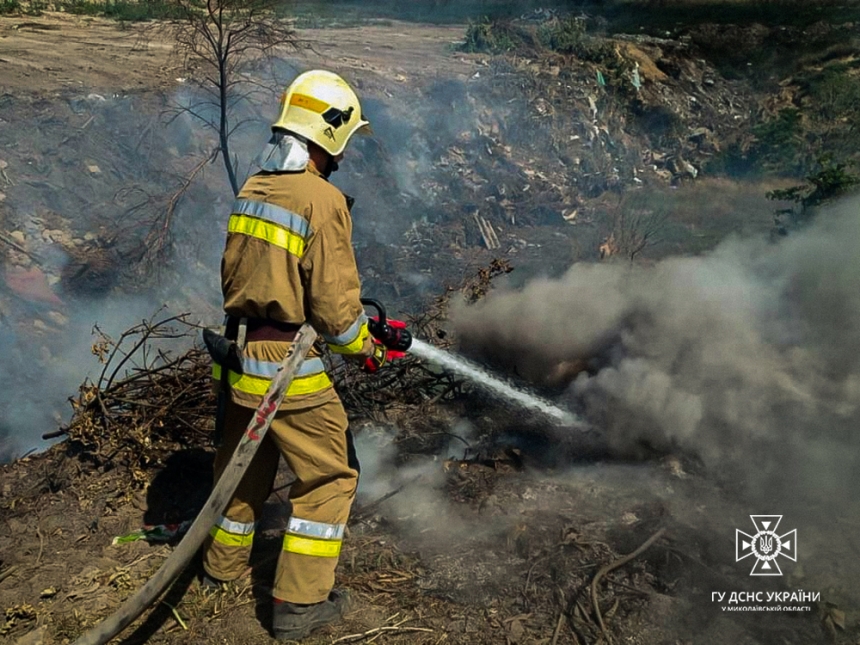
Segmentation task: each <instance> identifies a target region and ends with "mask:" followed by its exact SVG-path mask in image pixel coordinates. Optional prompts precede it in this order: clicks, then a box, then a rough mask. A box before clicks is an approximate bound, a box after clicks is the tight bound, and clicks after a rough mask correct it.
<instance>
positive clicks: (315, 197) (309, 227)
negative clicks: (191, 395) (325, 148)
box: [215, 165, 373, 407]
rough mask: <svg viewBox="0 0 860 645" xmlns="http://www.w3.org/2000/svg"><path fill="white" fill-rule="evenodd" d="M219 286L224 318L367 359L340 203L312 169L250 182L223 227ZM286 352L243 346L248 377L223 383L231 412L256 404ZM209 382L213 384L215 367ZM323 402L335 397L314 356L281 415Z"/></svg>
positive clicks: (278, 345) (347, 220) (275, 346)
mask: <svg viewBox="0 0 860 645" xmlns="http://www.w3.org/2000/svg"><path fill="white" fill-rule="evenodd" d="M221 286H222V291H223V294H224V310H225V311H226V313H227V314H229V315H231V316H235V317H237V318H242V317H248V318H264V319H268V320H274V321H279V322H284V323H294V324H300V323H302V322H305V321H308V322H310V324H311V325H312V326H313V327H314V329H315V330H316V331H317V332H318V333H319V334H320V335H321V336H322V338H323V339H324V340H325V341H326V343H327V344H328V346H329V347H330V348H331V350H332V351H333V352H336V353H339V354H344V355H352V356H369V355H370V354H371V353H372V352H373V345H372V342H371V340H370V333H369V331H368V329H367V317H366V316H365V314H364V308H363V307H362V305H361V303H360V302H359V295H360V291H361V285H360V281H359V277H358V269H357V267H356V263H355V255H354V253H353V249H352V219H351V217H350V214H349V210H348V208H347V205H346V198H345V197H344V195H343V193H341V192H340V191H339V190H338V189H337V188H335V187H334V186H332V185H331V184H329V183H328V182H327V181H326V180H325V179H323V178H322V177H321V176H320V175H319V174H318V173H317V172H316V171H315V170H314V169H313V166H312V165H309V166H308V170H306V171H304V172H283V173H259V174H257V175H254V176H252V177H250V178H249V179H248V181H247V182H246V183H245V185H244V186H243V187H242V190H241V191H240V193H239V196H238V198H237V199H236V201H235V203H234V204H233V208H232V212H231V215H230V219H229V222H228V225H227V242H226V245H225V249H224V255H223V257H222V260H221ZM288 347H289V344H288V343H286V342H274V341H259V342H253V343H248V345H247V347H246V348H245V356H246V358H245V360H246V362H247V364H246V365H244V366H243V367H244V368H245V374H243V375H239V374H235V373H233V372H231V373H230V374H229V375H228V378H229V380H230V383H231V390H232V393H233V400H234V401H235V402H236V403H239V404H241V405H246V406H251V407H255V406H256V405H257V403H259V400H260V397H261V396H262V394H263V393H265V391H266V389H267V388H268V385H269V383H270V382H271V379H272V376H273V373H274V372H273V370H277V366H278V364H279V363H280V361H281V360H282V359H283V357H284V355H285V353H286V351H287V348H288ZM215 374H216V379H217V378H219V377H220V368H218V367H217V366H216V370H215ZM326 392H328V396H326V395H325V393H326ZM321 396H322V397H323V398H328V397H329V396H335V395H334V393H333V388H332V384H331V379H330V378H329V377H328V375H326V374H325V371H324V368H323V367H322V361H321V360H319V352H316V351H312V352H311V354H309V358H308V360H307V361H306V363H305V367H303V368H302V372H301V373H300V374H299V375H298V376H297V377H296V379H295V380H294V381H293V383H292V385H291V386H290V388H289V390H288V391H287V399H285V404H284V405H285V406H286V407H291V406H292V405H299V404H311V403H313V402H314V401H316V400H322V399H321V398H320V397H321Z"/></svg>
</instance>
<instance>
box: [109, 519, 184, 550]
mask: <svg viewBox="0 0 860 645" xmlns="http://www.w3.org/2000/svg"><path fill="white" fill-rule="evenodd" d="M191 522H192V520H186V521H185V522H181V523H180V524H155V525H146V526H143V527H142V528H139V529H138V530H136V531H132V532H131V533H128V534H126V535H120V536H117V537H115V538H114V539H113V541H112V542H111V544H112V545H113V546H116V545H117V544H126V543H128V542H137V541H139V540H146V541H147V542H169V541H170V540H172V539H173V538H175V537H177V536H179V535H182V534H183V533H185V532H186V531H187V530H188V529H189V528H190V527H191Z"/></svg>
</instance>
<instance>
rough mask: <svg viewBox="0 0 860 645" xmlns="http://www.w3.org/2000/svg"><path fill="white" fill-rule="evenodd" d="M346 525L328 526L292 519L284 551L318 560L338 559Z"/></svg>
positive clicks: (285, 536) (321, 523) (296, 518)
mask: <svg viewBox="0 0 860 645" xmlns="http://www.w3.org/2000/svg"><path fill="white" fill-rule="evenodd" d="M344 528H345V525H344V524H326V523H324V522H312V521H311V520H303V519H301V518H298V517H291V518H290V524H289V526H288V527H287V533H286V535H284V551H287V552H288V553H299V554H301V555H310V556H314V557H318V558H336V557H337V556H339V555H340V547H341V544H342V543H343V531H344Z"/></svg>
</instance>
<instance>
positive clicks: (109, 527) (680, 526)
mask: <svg viewBox="0 0 860 645" xmlns="http://www.w3.org/2000/svg"><path fill="white" fill-rule="evenodd" d="M529 461H530V459H529V454H528V453H525V454H522V453H518V455H517V459H515V460H511V459H510V458H507V457H506V456H504V455H503V456H502V457H499V458H492V457H484V458H481V459H474V460H465V461H462V460H456V459H455V460H446V461H441V460H433V459H432V458H429V459H426V460H424V463H423V464H421V465H416V464H413V468H414V469H415V472H417V473H418V474H417V475H415V476H417V477H418V479H417V480H415V479H414V477H410V479H412V483H411V484H409V485H407V486H406V487H404V488H402V489H401V488H400V487H399V486H392V488H391V490H392V491H394V490H399V492H397V493H396V494H395V495H394V496H392V497H390V498H389V499H388V500H387V501H386V502H383V503H381V504H374V501H375V500H376V499H378V498H371V497H369V496H368V495H367V494H366V493H365V494H364V495H363V497H362V501H361V502H360V503H359V504H358V506H357V508H356V510H355V511H354V513H353V517H352V520H351V523H350V536H349V539H348V540H347V541H346V543H345V550H344V553H343V556H342V558H341V565H340V569H339V580H340V584H341V585H343V586H345V587H347V588H348V589H350V590H351V591H352V592H353V594H354V595H355V597H356V606H355V609H354V611H353V612H352V613H351V614H350V616H349V617H348V619H347V620H346V621H345V622H344V623H343V624H342V625H339V626H338V627H336V628H332V629H328V630H326V631H324V632H323V633H322V634H320V635H319V636H318V637H315V638H312V639H309V640H308V641H307V642H309V643H320V644H321V643H332V642H344V641H348V640H350V639H347V638H346V637H348V636H350V635H355V634H362V633H368V632H369V634H368V635H367V637H366V638H368V639H369V638H371V637H373V636H378V638H377V641H382V642H392V643H395V642H403V643H407V642H417V643H437V642H440V641H445V640H447V641H449V642H469V643H498V642H515V643H546V642H559V643H577V642H579V643H583V642H587V643H593V642H600V640H601V630H600V628H599V626H598V622H597V619H596V615H595V613H594V611H593V608H592V606H591V600H590V598H591V596H590V593H591V583H592V581H593V580H594V577H595V573H596V572H597V571H598V570H599V569H600V568H601V567H603V566H604V565H606V564H609V563H612V562H614V561H616V560H617V559H619V558H620V557H621V556H622V555H624V554H627V553H631V552H633V551H634V550H635V549H636V548H638V547H639V546H640V545H642V544H643V543H644V542H646V540H648V538H649V537H651V536H652V535H654V534H655V533H656V532H657V531H658V530H661V529H665V530H666V533H665V534H664V536H663V537H662V538H661V539H659V540H658V541H657V542H656V543H655V544H654V545H653V546H651V547H650V548H649V549H648V550H647V551H645V552H644V553H643V554H642V556H641V557H639V558H637V559H635V560H633V561H632V562H630V563H628V564H625V565H624V566H622V567H620V568H618V569H616V570H614V571H612V572H611V573H609V574H608V575H606V576H605V578H603V579H602V580H601V581H600V585H599V589H598V595H599V602H600V604H601V612H602V617H603V620H604V624H605V627H606V630H607V634H608V635H611V637H612V639H613V641H614V642H627V643H676V642H695V643H726V642H733V643H734V642H736V643H776V642H785V643H814V642H823V641H824V635H823V633H822V628H821V626H820V621H821V615H820V614H819V612H818V611H817V610H816V611H815V612H813V613H812V614H806V615H805V614H800V613H798V614H792V615H788V614H786V615H783V614H771V615H764V619H761V617H759V619H757V620H754V621H753V620H738V619H737V618H735V617H734V616H731V617H729V618H727V617H726V615H725V614H724V613H721V611H720V609H719V608H718V607H715V606H714V605H713V604H712V603H711V602H710V594H711V592H713V591H719V590H733V589H734V590H738V589H744V588H745V586H744V585H748V583H747V579H746V574H747V572H746V570H745V567H743V566H741V567H739V566H738V565H734V563H733V562H732V557H731V555H732V546H733V545H732V544H731V537H732V536H731V532H730V531H729V530H727V529H726V527H711V526H709V524H710V522H709V521H708V519H707V518H708V517H709V515H710V516H713V515H717V514H718V515H723V513H722V512H724V511H725V510H726V508H725V506H726V502H725V500H724V499H722V496H721V495H720V493H719V492H718V491H715V490H714V489H713V487H712V485H710V484H708V483H707V482H706V480H705V479H704V478H702V477H700V476H696V475H687V474H686V473H683V472H682V471H681V470H680V467H679V464H677V463H668V464H663V465H662V466H661V465H660V464H618V463H615V464H613V463H612V462H611V461H610V462H602V463H591V464H581V465H579V466H573V467H568V468H565V469H563V470H562V469H559V470H553V471H548V470H546V469H544V468H540V467H535V466H534V465H530V464H529V463H528V462H529ZM523 462H525V464H524V463H523ZM80 468H81V464H80V463H79V462H78V461H77V460H76V459H75V458H74V457H69V456H67V455H66V454H65V448H64V447H62V446H59V447H55V448H53V449H51V450H50V451H48V453H46V454H44V455H40V456H38V457H29V458H27V459H24V460H21V461H19V462H17V463H16V464H13V465H10V466H6V467H4V470H3V473H2V474H3V481H4V484H3V489H2V492H3V505H4V531H5V532H7V535H9V537H10V538H11V539H10V541H7V542H6V543H5V544H4V547H3V550H2V554H0V557H2V562H3V564H2V566H3V568H2V570H0V573H2V575H3V582H2V585H0V600H2V604H3V605H4V606H5V607H6V614H5V625H4V626H3V637H4V639H5V640H4V642H10V643H14V642H17V639H18V638H19V637H20V636H22V635H23V634H25V633H28V632H32V630H34V629H35V630H38V633H39V634H41V636H40V637H41V638H42V639H43V640H41V641H33V642H45V643H63V642H69V641H70V640H73V639H74V638H75V637H76V636H77V635H79V634H80V633H82V631H83V630H84V629H85V628H86V627H88V626H92V625H93V624H94V623H95V622H96V621H97V620H98V619H99V618H100V617H104V616H106V615H107V614H108V613H110V611H111V610H112V609H113V608H115V607H116V606H117V603H118V602H120V601H121V600H123V599H124V598H126V597H128V596H130V595H131V594H132V593H133V592H134V590H135V589H136V588H137V587H139V586H140V585H141V584H142V583H143V582H144V581H145V580H146V578H147V576H149V575H151V574H152V573H153V572H154V571H155V570H156V569H157V568H158V566H159V564H160V563H161V562H162V561H163V560H164V559H165V558H166V557H167V555H168V554H169V552H170V547H169V546H165V545H158V544H153V545H149V544H147V543H146V542H133V543H129V544H121V545H116V546H112V545H111V540H112V539H113V538H114V537H116V536H119V535H123V534H125V533H127V532H129V531H132V530H135V529H137V528H138V527H139V526H140V525H141V524H142V523H143V522H154V523H157V522H159V521H177V520H183V519H189V518H191V517H193V514H194V511H195V509H196V508H197V507H198V506H199V505H200V504H201V503H202V501H203V500H204V498H205V496H206V494H207V492H208V491H207V487H206V486H205V485H202V482H205V481H206V480H207V479H208V476H209V475H210V473H211V453H209V452H206V451H200V450H189V451H184V452H177V453H175V454H174V455H173V456H171V457H170V459H169V460H168V463H167V464H166V465H165V467H164V469H163V470H161V471H160V472H159V473H158V474H157V475H156V477H155V478H154V480H153V482H152V484H151V486H150V487H149V489H148V491H147V492H146V494H145V495H144V494H143V493H141V492H136V493H123V492H120V491H121V490H122V489H121V488H120V489H113V486H115V485H116V481H113V479H114V476H112V474H111V473H110V472H108V473H98V472H93V473H88V474H87V475H84V476H82V475H80V474H79V472H78V471H79V469H80ZM34 473H38V475H37V476H36V477H35V479H34V477H33V474H34ZM410 474H411V473H410ZM371 476H372V475H371ZM287 477H288V474H284V476H283V477H282V478H281V479H280V480H279V483H287ZM404 479H405V476H404ZM394 483H395V482H392V484H394ZM112 484H113V486H112ZM374 484H375V486H374V488H375V489H379V486H380V485H382V482H379V481H376V482H374ZM178 490H181V491H182V493H181V496H177V494H176V491H178ZM631 490H636V491H637V492H636V494H631ZM101 491H104V492H101ZM691 500H695V508H694V509H692V510H691V509H690V506H691ZM284 502H285V490H284V489H283V487H282V486H278V487H276V491H275V492H274V493H273V495H272V498H271V499H270V500H269V502H268V504H267V510H266V515H265V518H264V521H263V525H262V529H261V531H260V532H259V533H258V535H259V538H258V542H257V544H256V547H255V551H254V555H253V558H252V569H251V572H250V574H249V576H248V577H246V578H243V579H242V580H240V581H238V582H236V583H233V584H232V585H231V586H230V587H229V588H228V589H226V590H224V591H221V592H217V593H214V594H211V593H208V592H204V591H201V590H200V589H199V588H198V587H197V586H196V582H195V579H194V573H195V571H196V570H197V566H192V567H191V568H189V570H188V571H187V572H186V574H184V575H183V576H182V577H181V578H180V580H179V581H177V583H176V584H175V585H174V586H173V588H172V589H171V591H170V592H168V594H167V596H166V597H165V598H164V600H163V601H162V602H161V603H160V604H159V605H158V606H157V608H156V609H155V610H154V612H153V613H152V614H150V615H149V616H148V617H147V618H146V619H145V620H144V621H143V622H142V623H141V624H139V625H138V626H137V627H136V628H135V629H133V630H130V631H129V632H128V633H127V634H126V635H125V637H124V640H123V641H122V642H127V643H135V642H144V641H147V639H148V642H154V643H158V642H163V643H172V642H189V643H198V642H199V643H204V642H212V641H213V640H217V641H218V642H228V643H263V642H269V640H270V639H269V637H268V636H267V634H266V633H265V631H264V630H263V628H262V627H261V625H260V622H262V623H263V624H265V622H266V620H267V618H268V614H267V612H268V607H269V596H268V593H269V586H268V585H269V584H270V579H271V576H272V575H273V566H274V562H275V559H276V558H277V553H278V549H279V545H280V538H279V535H280V532H281V530H282V529H283V527H284V525H285V521H286V517H287V513H286V510H285V504H284ZM721 507H722V508H721ZM735 514H736V515H737V516H738V517H739V519H740V518H742V517H743V516H742V514H741V513H735ZM711 530H713V532H710V531H711ZM766 588H767V589H769V590H789V591H791V590H793V589H792V587H791V586H789V585H788V584H787V583H786V582H781V583H775V584H772V585H767V586H766ZM174 609H175V611H176V613H174ZM177 614H178V615H177ZM180 618H181V620H182V622H183V623H184V626H183V625H181V624H180V622H179V619H180ZM380 628H385V629H383V630H381V631H382V633H381V634H380ZM373 630H377V631H373ZM339 638H341V639H344V640H341V641H338V640H337V639H339ZM608 638H609V636H606V637H604V639H608ZM506 639H507V640H506ZM356 640H358V639H357V638H356ZM26 642H30V641H26ZM839 642H853V641H850V640H846V639H840V640H839Z"/></svg>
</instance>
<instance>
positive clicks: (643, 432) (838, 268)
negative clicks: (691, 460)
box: [455, 199, 860, 495]
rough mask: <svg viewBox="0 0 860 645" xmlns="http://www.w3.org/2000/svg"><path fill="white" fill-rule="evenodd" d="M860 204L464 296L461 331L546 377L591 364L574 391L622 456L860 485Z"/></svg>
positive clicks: (768, 479) (804, 482)
mask: <svg viewBox="0 0 860 645" xmlns="http://www.w3.org/2000/svg"><path fill="white" fill-rule="evenodd" d="M858 205H860V203H858V201H857V200H856V199H853V200H850V201H845V202H843V203H841V204H839V205H838V206H835V207H832V208H830V209H829V210H827V211H825V212H822V213H821V214H820V215H819V217H818V219H817V221H816V223H815V224H814V225H813V226H811V227H810V228H808V229H807V230H804V231H803V232H801V233H798V234H795V235H792V236H790V237H788V238H786V239H783V240H782V241H781V242H780V243H778V244H771V243H769V242H767V241H766V240H762V239H748V240H741V239H736V238H735V239H729V240H727V241H725V242H723V243H722V244H721V245H720V246H718V247H717V248H716V249H715V250H714V251H712V252H710V253H708V254H707V255H704V256H700V257H684V258H669V259H666V260H664V261H661V262H659V263H658V264H656V265H654V266H651V267H647V268H642V267H631V266H628V265H623V264H596V265H595V264H577V265H574V266H573V267H572V268H571V269H570V270H569V271H568V272H567V273H566V274H565V275H564V276H563V277H562V278H560V279H558V280H538V281H534V282H531V283H529V284H528V285H527V286H526V287H525V288H523V289H522V290H520V291H516V292H510V291H509V292H499V293H496V294H494V295H491V296H490V297H488V298H487V299H486V300H485V301H484V302H481V303H479V304H477V305H475V306H472V307H461V308H459V309H458V310H457V311H456V312H455V322H456V327H457V331H458V333H459V335H460V338H461V344H462V346H463V347H464V348H468V349H469V350H470V351H474V352H476V353H479V354H481V355H483V356H484V357H485V358H490V359H491V360H492V359H494V360H496V361H497V362H501V363H503V364H507V366H508V367H513V368H515V369H516V370H517V371H518V372H519V373H520V374H521V375H523V376H526V377H530V378H532V379H533V380H540V378H539V377H540V376H544V378H543V381H544V382H545V381H546V378H545V375H547V374H550V375H555V376H556V377H557V378H563V376H564V375H565V374H566V373H567V374H569V373H570V371H568V372H565V370H566V369H567V368H570V366H572V365H573V366H581V367H584V366H586V365H587V366H588V367H589V369H588V370H587V371H581V372H580V373H579V374H578V375H577V376H576V377H575V379H573V380H572V382H570V384H569V387H568V389H567V392H566V393H565V397H566V399H568V402H569V403H570V404H571V405H572V406H574V407H576V408H578V409H580V410H581V412H582V413H584V414H585V415H586V416H587V417H588V419H589V420H590V421H592V422H593V424H594V425H595V426H596V427H599V428H603V429H604V431H605V433H606V437H607V441H608V443H609V445H610V446H611V448H612V449H613V450H614V451H615V452H616V453H617V454H619V455H622V456H631V455H632V456H642V455H643V454H646V451H651V450H654V449H656V450H658V451H660V452H664V451H682V452H684V453H687V454H692V455H695V456H697V457H698V458H699V459H701V460H702V462H703V463H704V464H705V466H706V467H707V468H711V469H714V470H715V471H719V472H720V473H722V474H723V475H729V476H731V477H732V478H735V481H744V482H746V483H747V484H748V485H750V486H755V487H759V486H763V485H765V484H767V485H768V486H771V485H778V486H780V487H781V490H783V491H784V492H792V493H795V494H800V495H802V494H803V493H804V491H807V492H809V491H812V490H813V488H814V492H815V494H816V495H819V494H820V493H821V491H823V490H826V491H827V492H828V493H832V494H836V495H841V494H845V493H847V492H848V491H849V489H848V487H847V486H845V484H846V482H847V481H850V480H851V479H852V478H853V475H852V473H853V472H854V467H855V461H856V459H855V457H854V455H855V454H857V453H856V449H857V448H858V447H860V436H858V435H857V433H856V431H855V428H856V426H857V422H858V420H860V354H858V349H860V329H858V328H857V326H856V324H855V322H856V320H857V319H858V314H860V291H858V289H857V285H858V284H860V253H858V251H860V248H858V247H860V213H858ZM738 478H739V479H738Z"/></svg>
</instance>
